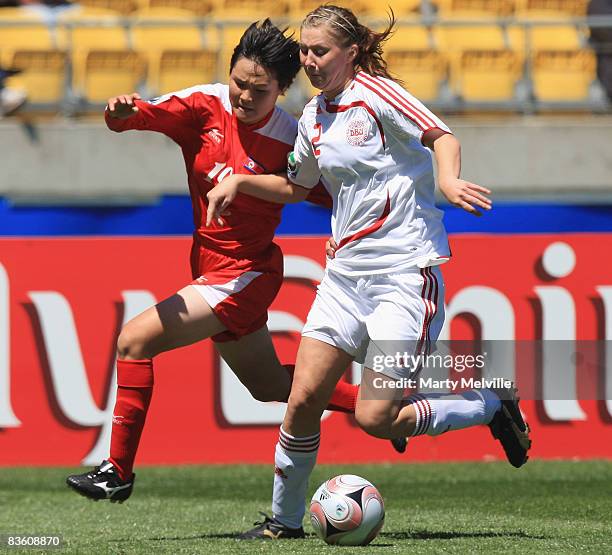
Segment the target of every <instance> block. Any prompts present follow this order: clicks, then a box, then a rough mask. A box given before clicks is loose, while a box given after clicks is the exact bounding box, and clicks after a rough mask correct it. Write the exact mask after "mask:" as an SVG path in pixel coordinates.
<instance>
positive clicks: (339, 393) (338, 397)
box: [285, 364, 359, 414]
mask: <svg viewBox="0 0 612 555" xmlns="http://www.w3.org/2000/svg"><path fill="white" fill-rule="evenodd" d="M285 369H286V370H287V372H289V375H290V376H291V379H292V380H293V372H294V370H295V364H285ZM358 393H359V386H358V385H353V384H350V383H348V382H345V381H342V380H341V381H339V382H338V383H337V384H336V389H334V392H333V394H332V396H331V399H330V400H329V405H327V410H333V411H336V412H348V413H351V414H355V405H356V404H357V394H358ZM286 401H287V399H285V402H286Z"/></svg>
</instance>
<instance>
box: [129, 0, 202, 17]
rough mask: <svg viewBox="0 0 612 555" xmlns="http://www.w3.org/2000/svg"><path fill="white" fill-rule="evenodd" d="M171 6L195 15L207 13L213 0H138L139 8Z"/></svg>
mask: <svg viewBox="0 0 612 555" xmlns="http://www.w3.org/2000/svg"><path fill="white" fill-rule="evenodd" d="M143 8H148V9H154V10H155V9H158V8H172V9H176V10H185V11H187V12H190V13H191V14H193V15H195V16H205V15H208V14H209V13H210V12H211V11H212V10H213V8H214V0H140V9H143Z"/></svg>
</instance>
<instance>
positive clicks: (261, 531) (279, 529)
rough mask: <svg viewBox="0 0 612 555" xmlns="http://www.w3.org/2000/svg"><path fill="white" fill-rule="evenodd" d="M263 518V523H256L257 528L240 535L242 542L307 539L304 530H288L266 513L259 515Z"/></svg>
mask: <svg viewBox="0 0 612 555" xmlns="http://www.w3.org/2000/svg"><path fill="white" fill-rule="evenodd" d="M259 514H260V515H261V516H263V521H261V522H255V523H254V524H255V528H252V529H251V530H248V531H247V532H245V533H244V534H240V536H238V539H240V540H295V539H298V540H299V539H301V538H304V537H305V534H304V528H303V527H301V526H300V527H299V528H288V527H287V526H285V525H284V524H281V523H280V522H278V520H276V519H274V518H272V517H270V516H268V515H267V514H266V513H262V512H260V513H259Z"/></svg>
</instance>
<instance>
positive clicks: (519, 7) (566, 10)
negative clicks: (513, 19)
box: [515, 0, 589, 17]
mask: <svg viewBox="0 0 612 555" xmlns="http://www.w3.org/2000/svg"><path fill="white" fill-rule="evenodd" d="M515 2H516V13H517V14H524V13H528V12H533V13H542V12H547V13H549V14H550V15H554V14H555V13H557V14H566V15H571V16H574V17H577V16H584V15H586V10H587V5H588V3H589V0H515Z"/></svg>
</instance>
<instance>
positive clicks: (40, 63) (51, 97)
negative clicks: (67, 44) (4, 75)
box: [9, 50, 67, 104]
mask: <svg viewBox="0 0 612 555" xmlns="http://www.w3.org/2000/svg"><path fill="white" fill-rule="evenodd" d="M9 66H10V67H13V68H17V69H20V70H21V73H19V74H18V75H16V76H15V77H13V78H12V79H13V80H14V81H13V83H14V84H15V85H16V86H18V87H19V88H23V89H25V90H26V91H27V93H28V102H30V103H53V104H58V103H59V102H61V101H62V99H63V98H64V93H65V89H66V66H67V63H66V53H65V52H62V51H59V50H18V51H17V52H15V54H14V55H13V58H12V59H11V61H10V64H9Z"/></svg>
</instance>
